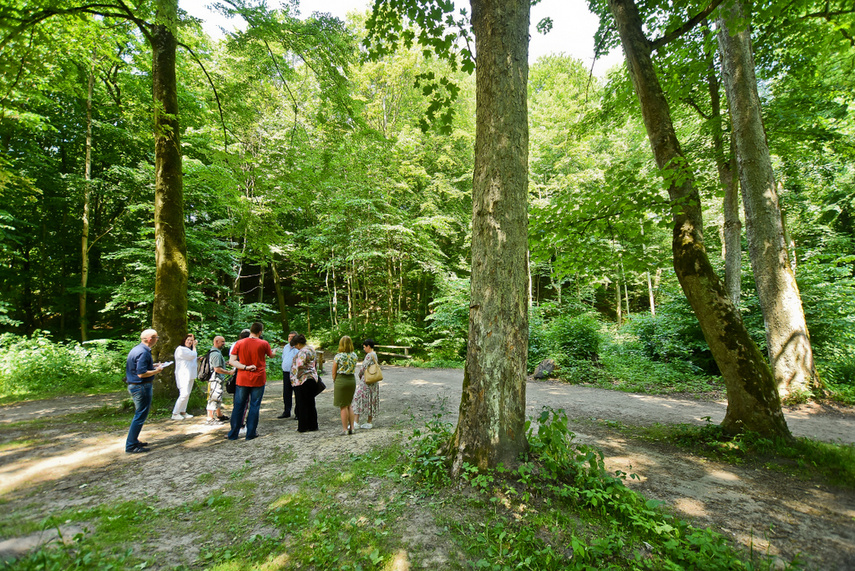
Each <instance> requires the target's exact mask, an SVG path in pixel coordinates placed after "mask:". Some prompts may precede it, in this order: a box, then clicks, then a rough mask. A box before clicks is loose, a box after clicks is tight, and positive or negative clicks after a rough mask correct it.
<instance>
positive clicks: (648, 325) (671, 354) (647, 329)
mask: <svg viewBox="0 0 855 571" xmlns="http://www.w3.org/2000/svg"><path fill="white" fill-rule="evenodd" d="M656 312H657V314H656V316H655V317H654V316H652V315H650V314H636V315H632V316H630V317H629V319H628V320H627V324H626V326H625V327H626V331H627V332H628V333H631V334H634V335H635V336H636V337H638V341H639V343H640V344H641V347H642V348H643V351H644V354H645V355H646V356H647V357H648V358H650V359H651V360H653V361H662V362H665V363H675V362H678V361H683V362H685V363H689V364H691V365H692V367H693V368H695V369H696V370H701V371H704V372H706V373H708V374H711V375H717V374H718V366H717V365H716V364H715V360H714V359H713V357H712V352H711V351H710V349H709V346H708V345H707V342H706V339H704V334H703V332H702V331H701V326H700V324H699V323H698V320H697V318H696V317H695V314H694V313H693V312H692V309H691V307H689V304H688V302H687V301H686V300H685V298H675V299H674V300H673V301H671V302H669V303H668V304H665V305H661V306H659V307H658V308H657V310H656Z"/></svg>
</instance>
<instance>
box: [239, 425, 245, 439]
mask: <svg viewBox="0 0 855 571" xmlns="http://www.w3.org/2000/svg"><path fill="white" fill-rule="evenodd" d="M240 436H246V427H244V428H241V429H240V432H238V437H240Z"/></svg>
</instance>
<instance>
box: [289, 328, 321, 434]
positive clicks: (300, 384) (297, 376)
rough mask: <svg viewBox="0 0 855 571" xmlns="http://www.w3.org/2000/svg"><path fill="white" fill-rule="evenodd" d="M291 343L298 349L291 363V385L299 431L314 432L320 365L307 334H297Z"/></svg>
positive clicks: (316, 426) (316, 423) (316, 416)
mask: <svg viewBox="0 0 855 571" xmlns="http://www.w3.org/2000/svg"><path fill="white" fill-rule="evenodd" d="M291 345H293V346H294V347H295V348H296V349H297V354H296V355H294V361H293V363H292V364H291V386H292V387H294V401H295V405H296V407H297V432H313V431H315V430H317V429H318V409H317V408H315V395H316V394H317V392H318V367H317V364H316V358H317V357H316V355H315V349H314V348H313V347H311V346H310V345H307V344H306V336H305V335H302V334H299V335H295V336H294V338H293V339H292V340H291Z"/></svg>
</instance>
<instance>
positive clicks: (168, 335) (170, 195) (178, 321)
mask: <svg viewBox="0 0 855 571" xmlns="http://www.w3.org/2000/svg"><path fill="white" fill-rule="evenodd" d="M177 21H178V2H177V0H158V2H157V15H156V23H155V25H154V28H153V33H152V60H153V61H152V83H153V95H154V130H155V133H154V141H155V142H154V145H155V147H154V169H155V186H154V238H155V265H156V278H155V286H154V308H153V315H152V324H153V326H154V328H155V329H156V330H157V332H158V334H159V335H160V340H159V342H158V343H157V345H156V346H155V347H154V353H155V355H154V358H155V361H167V360H169V361H171V360H172V354H173V351H174V350H175V347H177V346H178V344H179V343H180V342H181V338H182V337H183V336H184V335H185V334H186V331H187V242H186V238H185V234H184V188H183V173H182V170H181V144H180V141H179V124H178V92H177V82H176V77H175V51H176V41H175V35H174V33H173V30H175V26H176V23H177ZM154 391H155V393H156V394H160V395H165V394H169V395H173V394H174V395H177V394H178V390H177V387H176V385H175V382H174V380H173V375H172V374H171V373H170V374H166V375H163V374H161V375H157V376H156V377H155V384H154Z"/></svg>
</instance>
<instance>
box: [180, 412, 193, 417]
mask: <svg viewBox="0 0 855 571" xmlns="http://www.w3.org/2000/svg"><path fill="white" fill-rule="evenodd" d="M181 416H183V417H184V418H193V415H192V414H187V413H186V412H182V413H181Z"/></svg>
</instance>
